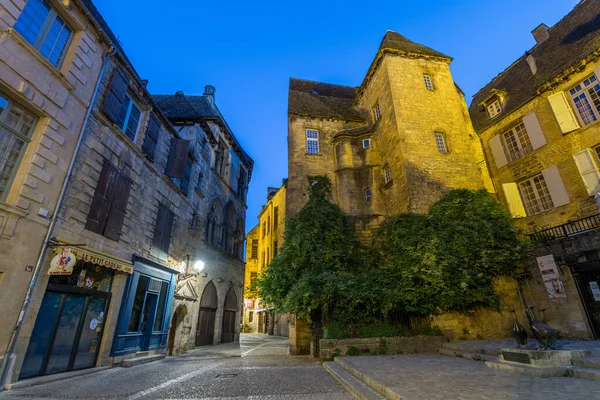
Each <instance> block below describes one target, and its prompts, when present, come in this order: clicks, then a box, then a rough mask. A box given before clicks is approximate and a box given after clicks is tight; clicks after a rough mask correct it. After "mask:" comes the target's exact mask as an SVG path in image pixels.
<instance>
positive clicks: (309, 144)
mask: <svg viewBox="0 0 600 400" xmlns="http://www.w3.org/2000/svg"><path fill="white" fill-rule="evenodd" d="M306 154H319V131H317V130H316V129H307V130H306Z"/></svg>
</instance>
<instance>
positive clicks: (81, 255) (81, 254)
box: [50, 246, 133, 275]
mask: <svg viewBox="0 0 600 400" xmlns="http://www.w3.org/2000/svg"><path fill="white" fill-rule="evenodd" d="M65 250H68V251H69V253H70V254H71V257H73V259H75V256H77V258H78V259H79V260H81V261H87V262H89V263H92V264H96V265H99V266H101V267H106V268H111V269H116V270H117V271H122V272H126V273H128V274H132V273H133V266H132V265H131V264H125V262H122V261H118V260H116V259H114V258H109V257H106V256H104V255H102V254H99V253H95V252H92V251H90V250H84V249H81V248H78V247H69V246H64V247H57V248H56V249H55V250H54V251H55V252H56V254H58V255H61V254H63V253H64V251H65ZM54 259H56V257H54ZM54 259H53V260H54ZM71 271H73V268H71ZM70 273H71V272H69V274H70ZM69 274H61V275H69ZM50 275H52V274H50ZM55 275H56V274H55Z"/></svg>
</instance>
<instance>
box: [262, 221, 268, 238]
mask: <svg viewBox="0 0 600 400" xmlns="http://www.w3.org/2000/svg"><path fill="white" fill-rule="evenodd" d="M266 235H267V223H266V222H263V237H265V236H266Z"/></svg>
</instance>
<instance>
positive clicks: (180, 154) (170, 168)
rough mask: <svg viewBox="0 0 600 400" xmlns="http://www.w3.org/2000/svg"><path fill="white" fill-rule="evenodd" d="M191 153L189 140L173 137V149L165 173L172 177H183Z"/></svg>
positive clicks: (170, 151)
mask: <svg viewBox="0 0 600 400" xmlns="http://www.w3.org/2000/svg"><path fill="white" fill-rule="evenodd" d="M189 154H190V142H189V140H185V139H178V138H175V137H174V138H171V149H170V150H169V158H168V159H167V168H166V170H165V175H167V176H168V177H170V178H183V177H184V176H185V174H186V172H187V167H188V160H189Z"/></svg>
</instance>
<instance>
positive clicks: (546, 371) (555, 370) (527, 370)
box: [485, 361, 574, 378]
mask: <svg viewBox="0 0 600 400" xmlns="http://www.w3.org/2000/svg"><path fill="white" fill-rule="evenodd" d="M485 365H486V366H487V367H488V368H492V369H497V370H500V371H504V372H512V373H514V374H521V375H527V376H536V377H538V378H554V377H561V376H572V374H570V370H572V369H574V368H573V367H544V368H539V367H530V366H527V365H519V364H514V363H510V364H509V363H504V362H500V361H486V363H485Z"/></svg>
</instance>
